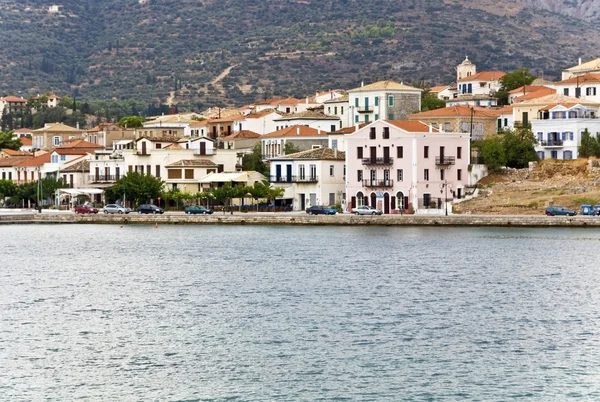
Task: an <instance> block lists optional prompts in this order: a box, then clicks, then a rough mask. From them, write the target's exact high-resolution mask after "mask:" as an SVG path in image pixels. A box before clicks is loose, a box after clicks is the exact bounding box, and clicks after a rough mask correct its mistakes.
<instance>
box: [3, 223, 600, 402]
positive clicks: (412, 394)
mask: <svg viewBox="0 0 600 402" xmlns="http://www.w3.org/2000/svg"><path fill="white" fill-rule="evenodd" d="M0 230H1V232H2V235H3V236H2V238H3V240H2V243H1V244H0V256H1V257H0V280H1V282H0V283H1V284H2V287H1V289H2V291H1V292H0V312H1V316H0V367H2V376H1V378H2V381H0V395H2V397H0V400H11V401H12V400H42V399H48V400H61V401H62V400H76V399H77V400H79V399H89V400H170V401H176V400H226V399H231V400H264V401H273V400H335V399H347V400H448V401H454V400H465V399H466V400H506V399H513V398H527V399H532V400H540V401H542V400H543V401H547V400H565V399H567V398H576V397H578V398H580V399H583V400H598V399H600V378H599V370H598V367H600V354H599V353H598V343H599V342H600V335H599V331H598V328H600V318H599V317H600V312H599V307H598V306H599V305H600V304H599V301H600V300H599V296H598V289H600V286H599V285H600V283H599V282H600V280H599V279H598V278H599V275H598V274H597V268H596V267H597V263H596V261H597V260H598V258H597V251H596V245H597V241H598V239H600V231H597V230H590V229H588V230H564V229H526V230H519V229H452V228H442V229H440V228H362V227H360V228H359V227H356V228H354V227H329V228H322V227H248V226H240V227H231V226H223V227H219V226H185V227H179V226H161V227H159V228H158V229H155V228H154V227H153V226H151V225H148V226H126V227H124V228H119V226H95V225H69V226H32V225H26V226H2V227H0Z"/></svg>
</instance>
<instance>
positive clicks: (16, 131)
mask: <svg viewBox="0 0 600 402" xmlns="http://www.w3.org/2000/svg"><path fill="white" fill-rule="evenodd" d="M32 131H33V130H32V129H30V128H17V129H16V130H15V133H31V132H32Z"/></svg>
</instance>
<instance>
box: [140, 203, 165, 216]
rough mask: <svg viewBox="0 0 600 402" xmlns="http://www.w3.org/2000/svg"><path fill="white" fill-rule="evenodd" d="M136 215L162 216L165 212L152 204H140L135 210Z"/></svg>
mask: <svg viewBox="0 0 600 402" xmlns="http://www.w3.org/2000/svg"><path fill="white" fill-rule="evenodd" d="M137 211H138V214H163V213H165V210H164V209H162V208H160V207H157V206H156V205H152V204H142V205H140V206H139V207H138V209H137Z"/></svg>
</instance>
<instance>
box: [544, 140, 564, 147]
mask: <svg viewBox="0 0 600 402" xmlns="http://www.w3.org/2000/svg"><path fill="white" fill-rule="evenodd" d="M541 145H542V146H543V147H562V146H563V141H562V140H550V141H541Z"/></svg>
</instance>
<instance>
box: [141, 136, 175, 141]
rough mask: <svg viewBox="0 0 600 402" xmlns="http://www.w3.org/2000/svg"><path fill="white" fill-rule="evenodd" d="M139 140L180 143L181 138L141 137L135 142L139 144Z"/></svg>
mask: <svg viewBox="0 0 600 402" xmlns="http://www.w3.org/2000/svg"><path fill="white" fill-rule="evenodd" d="M139 140H148V141H152V142H178V141H179V138H177V137H145V136H141V137H140V138H138V139H137V140H135V141H136V142H138V141H139Z"/></svg>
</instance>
